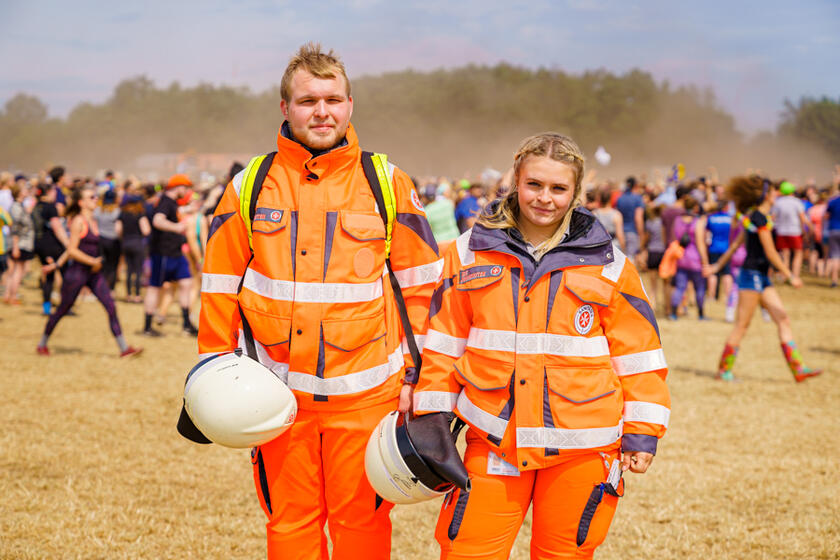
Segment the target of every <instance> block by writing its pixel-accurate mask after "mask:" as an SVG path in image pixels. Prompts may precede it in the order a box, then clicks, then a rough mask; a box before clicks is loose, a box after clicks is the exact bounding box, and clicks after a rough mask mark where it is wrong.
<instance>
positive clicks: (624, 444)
mask: <svg viewBox="0 0 840 560" xmlns="http://www.w3.org/2000/svg"><path fill="white" fill-rule="evenodd" d="M658 442H659V438H657V437H656V436H649V435H646V434H624V435H623V436H621V451H622V452H624V453H627V452H628V451H642V452H644V453H650V454H651V455H656V444H657V443H658Z"/></svg>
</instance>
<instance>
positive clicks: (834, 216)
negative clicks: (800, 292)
mask: <svg viewBox="0 0 840 560" xmlns="http://www.w3.org/2000/svg"><path fill="white" fill-rule="evenodd" d="M832 192H833V193H834V196H833V197H832V198H830V199H829V201H828V203H827V204H826V207H825V213H824V214H823V222H824V223H825V226H824V230H823V231H824V233H823V238H824V239H825V238H828V255H827V258H828V260H827V263H826V267H827V269H828V272H827V274H828V276H829V278H830V279H831V287H832V288H836V287H837V281H838V276H840V194H837V187H836V186H835V187H834V189H833V191H832Z"/></svg>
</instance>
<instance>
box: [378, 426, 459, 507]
mask: <svg viewBox="0 0 840 560" xmlns="http://www.w3.org/2000/svg"><path fill="white" fill-rule="evenodd" d="M365 473H366V474H367V479H368V481H369V482H370V485H371V486H373V489H374V490H375V491H376V493H377V494H379V495H380V496H382V498H384V499H385V500H387V501H389V502H391V503H394V504H416V503H417V502H423V501H426V500H431V499H434V498H437V497H438V496H442V495H444V494H446V493H447V492H449V491H450V490H452V489H453V488H454V487H455V485H454V484H453V483H451V482H449V481H448V480H444V479H443V478H441V477H440V476H438V475H437V473H435V472H434V471H433V470H432V469H431V468H430V467H429V466H428V465H427V464H426V462H425V461H424V460H423V458H422V457H421V456H420V454H419V453H418V452H417V450H416V449H415V447H414V444H413V443H412V442H411V438H410V437H409V435H408V431H407V430H406V422H405V417H404V416H403V415H402V414H400V413H399V412H398V411H396V410H395V411H393V412H390V413H388V415H387V416H385V418H383V419H382V420H381V421H380V422H379V425H378V426H376V429H375V430H373V433H372V434H371V436H370V439H369V440H368V444H367V449H365Z"/></svg>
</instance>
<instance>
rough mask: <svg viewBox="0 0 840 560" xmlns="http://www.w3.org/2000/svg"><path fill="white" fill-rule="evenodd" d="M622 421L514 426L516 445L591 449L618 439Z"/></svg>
mask: <svg viewBox="0 0 840 560" xmlns="http://www.w3.org/2000/svg"><path fill="white" fill-rule="evenodd" d="M621 427H622V423H621V422H619V423H618V425H617V426H610V427H608V428H583V429H577V430H571V429H564V428H516V447H542V448H548V449H591V448H593V447H602V446H604V445H610V444H611V443H615V442H616V441H618V438H620V437H621Z"/></svg>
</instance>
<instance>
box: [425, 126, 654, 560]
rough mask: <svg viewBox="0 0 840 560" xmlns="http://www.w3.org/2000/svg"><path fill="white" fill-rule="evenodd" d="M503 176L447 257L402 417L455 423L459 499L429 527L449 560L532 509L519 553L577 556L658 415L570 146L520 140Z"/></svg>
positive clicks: (625, 277) (503, 535)
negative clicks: (463, 444) (459, 438)
mask: <svg viewBox="0 0 840 560" xmlns="http://www.w3.org/2000/svg"><path fill="white" fill-rule="evenodd" d="M514 173H515V185H514V188H513V190H512V192H511V193H510V194H509V195H508V196H507V197H505V198H504V199H501V200H499V201H498V202H496V203H494V204H493V205H491V206H490V207H489V208H488V209H487V210H485V212H484V214H483V215H482V216H481V217H480V218H479V220H478V222H477V223H476V225H475V226H474V227H473V228H472V229H471V230H469V231H467V232H465V233H464V234H463V235H461V237H460V238H458V240H457V241H456V243H455V244H454V245H453V246H452V247H450V249H449V250H448V251H447V253H446V257H445V263H444V271H443V275H442V279H441V281H440V282H439V283H438V285H437V287H436V291H435V293H434V296H433V297H432V302H431V308H430V311H429V325H428V327H429V328H428V331H427V334H426V339H425V347H424V350H423V367H422V371H421V374H420V378H419V381H418V384H417V386H416V391H415V393H414V410H415V413H416V414H427V413H435V412H444V413H446V412H455V413H456V414H457V415H458V416H459V417H460V418H461V419H462V420H463V421H465V422H466V423H467V425H468V426H469V430H468V432H467V450H466V455H465V464H466V467H467V470H468V472H469V473H470V476H471V479H472V490H471V491H470V492H468V493H467V492H461V491H455V492H454V493H453V494H450V495H449V496H448V497H447V498H446V499H445V500H444V504H443V507H442V510H441V514H440V518H439V520H438V525H437V530H436V538H437V540H438V542H439V543H440V546H441V558H446V559H449V560H454V559H457V558H484V559H489V558H507V557H508V555H509V554H510V549H511V547H512V545H513V542H514V539H515V538H516V534H517V532H518V531H519V527H520V525H521V523H522V520H523V518H524V517H525V513H526V512H527V511H528V508H529V506H531V505H532V504H533V508H534V509H533V524H532V538H531V558H534V559H542V558H560V557H563V558H565V557H578V558H580V557H584V558H586V557H590V556H591V555H592V554H593V552H594V550H595V548H596V547H597V546H598V545H600V544H601V543H602V542H603V540H604V538H605V537H606V533H607V529H608V528H609V525H610V522H611V520H612V517H613V513H614V512H615V507H616V504H617V501H618V498H619V496H621V495H622V494H623V492H624V484H623V482H622V479H621V474H622V472H624V471H626V470H628V469H629V470H632V471H633V472H638V473H643V472H645V471H646V470H647V468H648V467H649V466H650V463H651V461H652V459H653V455H654V454H655V453H656V445H657V441H658V438H659V437H661V436H662V435H663V434H664V432H665V429H666V427H667V424H668V418H669V415H670V410H669V406H670V399H669V395H668V389H667V387H666V385H665V376H666V374H667V369H666V364H665V358H664V354H663V352H662V348H661V345H660V340H659V332H658V328H657V325H656V320H655V319H654V314H653V310H652V309H651V307H650V304H649V303H648V299H647V297H646V296H645V293H644V289H643V287H642V283H641V280H640V278H639V274H638V272H637V271H636V269H635V267H634V266H633V263H632V262H631V261H630V260H629V259H627V258H626V257H625V256H624V254H623V253H621V251H620V250H618V249H617V248H614V247H613V245H612V244H611V243H610V236H609V234H607V232H606V231H605V230H604V228H603V227H602V226H601V225H600V224H599V223H598V221H597V220H596V219H595V218H594V217H593V216H592V214H591V213H589V211H587V210H585V209H583V208H582V207H580V198H581V190H582V189H581V178H582V176H583V157H582V155H581V152H580V149H579V148H578V146H577V145H576V144H575V142H574V141H573V140H571V139H570V138H567V137H565V136H562V135H559V134H556V133H545V134H540V135H537V136H533V137H530V138H527V139H525V140H524V141H523V142H522V144H521V146H520V148H519V150H518V152H517V153H516V157H515V161H514Z"/></svg>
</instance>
